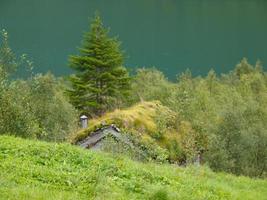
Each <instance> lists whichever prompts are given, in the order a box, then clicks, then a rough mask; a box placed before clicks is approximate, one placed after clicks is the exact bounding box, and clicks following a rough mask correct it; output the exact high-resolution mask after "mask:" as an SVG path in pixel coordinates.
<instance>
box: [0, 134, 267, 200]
mask: <svg viewBox="0 0 267 200" xmlns="http://www.w3.org/2000/svg"><path fill="white" fill-rule="evenodd" d="M0 144H1V145H0V183H1V184H0V199H19V200H23V199H27V200H28V199H188V200H193V199H210V200H213V199H214V200H215V199H216V200H218V199H259V200H260V199H265V197H266V196H267V193H266V187H267V182H266V180H259V179H250V178H247V177H242V176H240V177H235V176H232V175H229V174H225V173H214V172H212V171H211V170H209V169H208V168H207V167H200V168H196V167H188V168H180V167H177V166H171V165H168V164H164V165H156V164H152V163H147V164H144V163H139V162H133V161H131V160H129V159H127V158H123V157H112V155H110V154H103V153H96V152H92V151H84V150H83V149H81V148H78V147H74V146H71V145H69V144H56V143H45V142H39V141H30V140H24V139H18V138H15V137H7V136H0Z"/></svg>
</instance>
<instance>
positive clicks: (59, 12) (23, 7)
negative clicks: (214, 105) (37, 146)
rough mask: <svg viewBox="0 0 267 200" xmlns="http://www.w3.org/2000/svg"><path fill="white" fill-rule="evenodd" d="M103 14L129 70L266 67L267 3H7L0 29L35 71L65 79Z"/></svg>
mask: <svg viewBox="0 0 267 200" xmlns="http://www.w3.org/2000/svg"><path fill="white" fill-rule="evenodd" d="M96 10H98V11H99V12H100V14H101V15H102V17H103V20H104V24H105V25H106V26H109V27H111V35H118V36H119V39H120V40H121V41H122V48H123V49H124V50H125V53H126V57H127V58H126V60H125V63H126V66H127V67H128V68H129V69H135V68H136V67H143V66H146V67H150V66H155V67H157V68H159V69H160V70H162V71H163V72H164V73H165V74H166V75H167V76H168V77H169V78H170V79H174V78H175V75H176V74H177V73H179V72H182V71H184V70H185V69H186V68H190V69H191V70H192V72H193V74H195V75H205V74H206V73H207V72H208V71H209V69H210V68H213V69H215V70H216V71H217V72H218V73H224V72H228V71H229V70H231V69H232V68H233V67H234V66H235V64H236V63H237V62H238V61H239V60H241V58H242V57H247V58H248V59H249V60H250V61H251V62H252V63H255V62H256V60H257V59H260V60H262V62H263V64H265V66H267V1H266V0H0V28H1V29H2V28H5V29H6V30H7V31H8V32H9V35H10V44H11V47H12V48H13V49H14V50H15V52H16V53H27V54H28V55H29V56H30V57H31V58H32V59H33V61H34V63H35V71H36V72H46V71H48V70H50V71H52V72H53V73H55V74H57V75H66V74H68V73H70V72H71V70H70V69H69V68H68V66H67V59H68V55H69V54H73V53H76V52H77V47H78V46H79V45H80V41H81V39H82V33H83V32H84V31H87V30H88V24H89V18H90V17H93V16H94V12H95V11H96Z"/></svg>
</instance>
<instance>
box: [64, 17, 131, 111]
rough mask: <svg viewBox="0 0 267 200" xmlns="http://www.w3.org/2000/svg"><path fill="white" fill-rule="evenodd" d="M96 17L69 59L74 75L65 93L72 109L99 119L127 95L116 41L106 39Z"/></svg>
mask: <svg viewBox="0 0 267 200" xmlns="http://www.w3.org/2000/svg"><path fill="white" fill-rule="evenodd" d="M108 32H109V31H108V29H106V28H104V26H103V23H102V21H101V18H100V17H99V15H96V16H95V18H94V19H93V21H92V23H91V31H90V32H87V33H85V35H84V39H83V42H82V47H81V48H80V49H79V52H80V53H79V55H73V56H70V59H69V62H70V66H71V67H72V68H73V69H74V70H75V71H76V72H77V73H76V74H75V75H72V76H71V77H70V81H71V85H72V89H69V90H68V94H69V96H70V100H71V102H72V103H73V105H74V106H75V107H76V108H78V109H79V110H80V111H81V112H82V113H84V114H88V115H89V116H92V115H94V114H96V115H101V114H102V113H103V112H104V111H106V110H107V109H109V108H111V107H113V105H112V104H114V103H115V100H117V99H120V98H122V97H124V96H126V95H127V93H128V89H129V82H130V79H129V75H128V72H127V70H126V68H125V67H123V53H122V51H121V50H120V43H119V42H118V41H117V39H116V38H111V37H109V36H108Z"/></svg>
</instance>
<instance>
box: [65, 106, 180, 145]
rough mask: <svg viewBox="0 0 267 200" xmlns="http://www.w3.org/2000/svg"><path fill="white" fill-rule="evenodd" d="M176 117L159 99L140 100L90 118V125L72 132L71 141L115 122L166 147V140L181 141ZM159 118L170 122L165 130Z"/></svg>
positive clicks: (80, 138) (145, 138)
mask: <svg viewBox="0 0 267 200" xmlns="http://www.w3.org/2000/svg"><path fill="white" fill-rule="evenodd" d="M159 116H160V117H159ZM176 118H177V116H176V114H175V113H174V112H173V111H171V110H170V109H169V108H168V107H166V106H163V105H162V104H161V103H160V102H159V101H152V102H140V103H138V104H136V105H134V106H132V107H130V108H127V109H122V110H120V109H116V110H115V111H113V112H109V113H106V114H105V115H103V116H102V117H99V118H94V119H90V120H89V127H88V128H87V129H85V130H84V129H82V130H80V131H78V132H77V133H74V134H72V135H71V136H70V138H69V140H70V142H71V143H76V142H77V141H79V140H82V139H83V138H85V137H87V136H88V135H90V133H92V132H93V131H94V130H96V129H97V128H100V127H102V126H103V124H106V125H111V124H115V125H116V126H118V127H119V128H121V129H122V130H123V132H125V133H129V132H130V133H134V134H136V136H138V137H139V138H140V139H141V140H143V141H149V142H151V139H156V142H157V143H158V144H159V145H160V146H162V147H165V146H166V143H165V141H170V140H176V141H177V142H178V141H179V134H177V133H178V129H177V128H175V127H174V123H175V119H176ZM158 119H161V120H164V121H167V123H169V124H166V127H164V130H163V127H159V122H158ZM159 131H161V132H162V135H161V137H160V138H157V135H158V134H159Z"/></svg>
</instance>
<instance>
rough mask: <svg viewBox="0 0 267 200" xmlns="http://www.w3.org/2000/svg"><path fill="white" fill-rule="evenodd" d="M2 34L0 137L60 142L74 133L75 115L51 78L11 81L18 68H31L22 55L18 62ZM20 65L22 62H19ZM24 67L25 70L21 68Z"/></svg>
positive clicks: (35, 77) (59, 87)
mask: <svg viewBox="0 0 267 200" xmlns="http://www.w3.org/2000/svg"><path fill="white" fill-rule="evenodd" d="M7 38H8V37H7V33H6V32H3V45H2V46H1V48H0V52H1V53H0V92H1V93H0V134H12V135H17V136H20V137H27V138H38V139H42V140H63V139H64V138H65V137H66V136H67V135H68V134H70V133H71V132H73V131H75V129H76V126H77V122H76V120H77V114H76V111H75V109H74V108H73V107H72V106H71V105H70V104H69V103H68V99H67V98H66V97H65V96H64V94H63V87H62V84H61V83H60V82H59V80H57V79H56V78H55V77H54V76H53V75H52V74H49V73H48V74H45V75H41V74H37V75H33V74H32V73H31V74H30V75H31V76H30V77H28V78H26V79H18V77H17V78H16V79H15V78H11V77H12V76H13V75H14V73H16V70H17V68H18V67H20V68H23V67H26V66H27V67H30V68H31V67H32V62H30V61H28V60H27V58H26V57H25V55H23V56H21V57H20V59H17V58H16V56H15V54H14V53H13V52H12V51H11V49H10V48H9V46H8V42H7ZM22 61H23V62H22ZM25 63H26V66H25V65H23V64H25Z"/></svg>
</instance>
